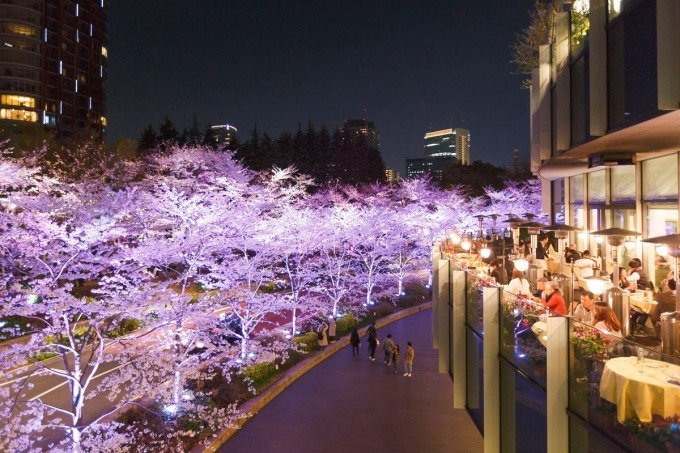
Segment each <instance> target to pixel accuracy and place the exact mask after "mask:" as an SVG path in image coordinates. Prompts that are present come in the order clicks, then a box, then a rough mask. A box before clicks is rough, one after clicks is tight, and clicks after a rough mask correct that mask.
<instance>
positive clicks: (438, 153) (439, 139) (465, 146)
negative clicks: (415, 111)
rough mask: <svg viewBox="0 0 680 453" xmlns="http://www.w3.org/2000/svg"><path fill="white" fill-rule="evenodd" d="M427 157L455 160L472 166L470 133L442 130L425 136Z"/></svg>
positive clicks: (463, 130) (461, 130) (459, 129)
mask: <svg viewBox="0 0 680 453" xmlns="http://www.w3.org/2000/svg"><path fill="white" fill-rule="evenodd" d="M425 157H434V158H455V159H456V160H457V161H458V162H460V163H461V164H463V165H469V164H470V131H468V130H467V129H461V128H456V129H442V130H439V131H432V132H428V133H426V134H425Z"/></svg>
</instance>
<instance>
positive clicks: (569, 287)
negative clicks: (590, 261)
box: [543, 223, 581, 310]
mask: <svg viewBox="0 0 680 453" xmlns="http://www.w3.org/2000/svg"><path fill="white" fill-rule="evenodd" d="M543 231H554V232H555V237H556V238H557V239H558V241H557V254H558V255H559V256H560V272H559V273H558V274H556V275H553V276H552V279H553V281H555V282H557V284H558V285H559V287H560V288H561V289H562V292H563V293H564V296H565V300H566V301H567V304H568V307H569V310H571V305H572V302H573V301H574V264H573V263H572V266H571V273H570V275H567V274H565V273H564V256H563V253H564V250H566V248H567V246H568V245H569V244H568V240H569V233H571V232H573V231H581V228H577V227H573V226H571V225H563V224H560V223H556V224H553V225H548V226H547V227H545V228H543ZM562 242H564V246H561V243H562Z"/></svg>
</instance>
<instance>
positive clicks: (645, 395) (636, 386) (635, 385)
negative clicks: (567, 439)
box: [600, 357, 680, 423]
mask: <svg viewBox="0 0 680 453" xmlns="http://www.w3.org/2000/svg"><path fill="white" fill-rule="evenodd" d="M669 381H676V382H678V384H673V383H670V382H669ZM600 396H601V397H602V398H604V399H606V400H607V401H609V402H611V403H614V404H616V418H617V419H618V421H619V422H621V423H623V422H624V421H625V420H626V419H629V418H632V417H634V416H637V417H638V418H639V419H640V420H641V421H643V422H650V421H652V414H658V415H662V416H663V417H670V416H672V415H676V414H680V366H677V365H671V364H669V363H666V362H660V361H658V360H650V359H645V360H644V362H643V364H638V363H637V357H618V358H615V359H611V360H608V361H607V362H606V363H605V366H604V372H603V373H602V380H601V381H600Z"/></svg>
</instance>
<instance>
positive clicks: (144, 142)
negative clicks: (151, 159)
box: [137, 124, 158, 154]
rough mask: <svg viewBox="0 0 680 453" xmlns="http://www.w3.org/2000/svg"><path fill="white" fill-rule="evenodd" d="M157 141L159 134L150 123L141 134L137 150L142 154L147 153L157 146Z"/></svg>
mask: <svg viewBox="0 0 680 453" xmlns="http://www.w3.org/2000/svg"><path fill="white" fill-rule="evenodd" d="M157 142H158V136H157V135H156V130H155V129H154V128H153V126H152V125H151V124H149V125H148V126H147V127H145V128H144V130H143V131H142V135H140V136H139V140H137V152H139V153H140V154H147V153H148V152H149V151H151V150H152V149H154V148H155V147H156V143H157Z"/></svg>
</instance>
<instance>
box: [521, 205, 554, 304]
mask: <svg viewBox="0 0 680 453" xmlns="http://www.w3.org/2000/svg"><path fill="white" fill-rule="evenodd" d="M529 216H531V217H532V218H533V214H527V217H529ZM546 226H547V225H544V224H542V223H538V222H525V223H522V224H520V225H519V228H527V229H528V230H529V236H531V250H532V252H533V258H532V263H533V264H532V265H531V266H529V287H530V289H531V292H534V291H536V288H537V287H536V283H537V280H538V278H539V277H543V275H538V273H539V271H540V268H539V267H538V266H537V265H536V264H535V260H536V247H537V246H538V235H539V233H540V232H541V229H543V228H545V227H546Z"/></svg>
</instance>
